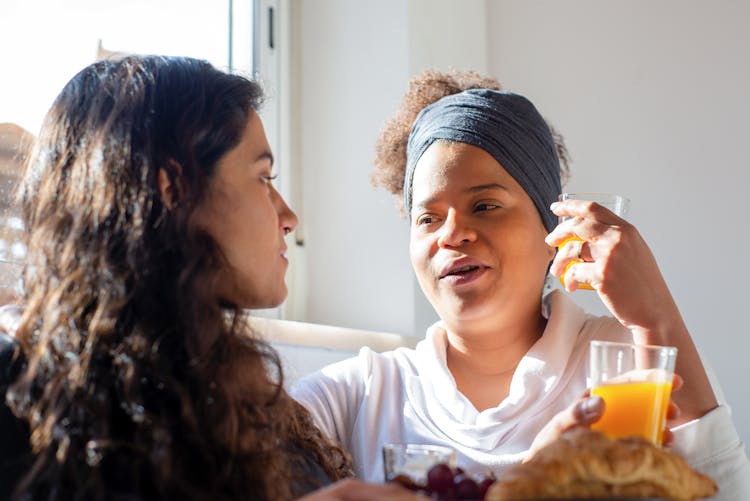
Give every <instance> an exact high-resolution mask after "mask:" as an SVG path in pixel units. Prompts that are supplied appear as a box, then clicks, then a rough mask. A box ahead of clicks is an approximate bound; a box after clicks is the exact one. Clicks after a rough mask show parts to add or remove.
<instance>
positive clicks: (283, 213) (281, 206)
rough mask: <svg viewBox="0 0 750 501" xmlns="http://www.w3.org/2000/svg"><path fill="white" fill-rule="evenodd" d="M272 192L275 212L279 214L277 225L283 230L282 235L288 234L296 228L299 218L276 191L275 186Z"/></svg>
mask: <svg viewBox="0 0 750 501" xmlns="http://www.w3.org/2000/svg"><path fill="white" fill-rule="evenodd" d="M273 193H274V195H275V198H276V204H275V205H276V213H277V214H278V215H279V226H280V227H281V229H282V230H283V231H284V235H288V234H290V233H291V232H293V231H294V230H295V228H297V224H299V219H298V218H297V214H295V213H294V211H293V210H292V209H290V208H289V206H288V205H287V204H286V200H284V198H283V197H282V196H281V194H280V193H279V192H278V191H276V188H273Z"/></svg>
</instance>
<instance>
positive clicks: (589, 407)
mask: <svg viewBox="0 0 750 501" xmlns="http://www.w3.org/2000/svg"><path fill="white" fill-rule="evenodd" d="M578 408H579V409H580V411H581V415H582V416H583V417H584V418H586V419H591V418H595V417H599V416H600V415H601V413H602V411H603V410H604V400H602V399H601V397H589V398H587V399H586V400H584V401H582V402H581V403H580V405H579V406H578Z"/></svg>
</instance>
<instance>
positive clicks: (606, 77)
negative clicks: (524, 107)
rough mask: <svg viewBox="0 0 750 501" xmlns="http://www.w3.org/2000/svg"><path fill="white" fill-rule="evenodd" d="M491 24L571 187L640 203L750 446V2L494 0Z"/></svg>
mask: <svg viewBox="0 0 750 501" xmlns="http://www.w3.org/2000/svg"><path fill="white" fill-rule="evenodd" d="M487 19H488V36H489V59H490V71H491V73H492V74H493V75H494V76H496V77H498V78H500V79H501V81H503V83H504V84H506V86H507V87H508V88H510V89H513V90H516V91H518V92H521V93H523V94H526V95H527V96H528V97H530V98H531V100H532V101H534V102H535V103H536V104H537V106H538V107H539V109H540V110H541V111H542V113H543V114H544V115H545V116H547V118H548V119H549V120H551V121H552V122H553V123H555V124H556V125H557V126H558V127H559V129H560V130H561V131H562V132H563V134H564V135H565V137H566V140H567V143H568V146H569V147H570V149H571V152H572V155H573V160H574V164H573V178H572V179H571V181H570V183H569V185H568V189H569V191H576V190H579V191H611V192H619V193H622V194H625V195H627V196H629V197H630V199H631V217H630V219H631V221H632V222H634V223H635V225H636V226H637V227H638V228H639V229H640V231H641V233H642V234H643V235H644V237H645V238H646V241H647V242H648V243H649V245H650V247H651V249H652V251H653V252H654V254H655V255H656V258H657V260H658V262H659V264H660V266H661V269H662V272H663V274H664V276H665V277H666V279H667V282H668V284H669V286H670V288H671V290H672V292H673V294H674V296H675V298H676V300H677V303H678V305H679V306H680V308H681V310H682V312H683V315H684V317H685V320H686V321H687V323H688V326H689V327H690V330H691V332H692V333H693V337H694V339H695V340H696V342H697V344H698V346H699V348H700V349H701V351H702V353H703V354H704V356H705V358H706V359H707V360H708V362H709V363H710V365H711V366H712V367H713V368H714V369H715V371H716V373H717V374H718V376H719V379H720V380H721V382H722V384H723V386H724V390H725V393H726V396H727V398H728V400H729V402H730V404H731V405H732V408H733V411H734V419H735V423H736V424H737V426H738V427H739V428H740V431H741V434H742V435H743V439H744V441H745V442H746V443H750V390H748V387H747V383H746V381H747V356H748V353H749V352H750V331H749V329H748V327H747V321H746V320H745V315H746V314H747V312H746V311H745V308H746V307H747V303H748V299H750V295H748V293H747V284H748V283H749V282H750V271H748V266H747V259H748V254H749V251H748V249H750V234H748V232H747V229H748V226H749V225H748V219H747V213H748V209H747V207H746V206H747V200H748V196H747V193H748V187H749V186H750V157H749V156H748V150H747V145H748V140H749V139H748V136H750V125H748V123H749V122H748V119H749V117H750V95H749V91H750V54H749V52H748V51H749V49H750V29H748V25H749V24H750V2H748V1H746V0H744V1H740V0H735V1H733V0H725V1H722V2H705V1H702V0H661V1H659V2H652V1H646V0H617V1H608V2H601V1H598V0H574V1H573V0H570V1H566V2H557V1H554V0H544V1H535V2H527V1H524V0H495V1H491V2H488V16H487ZM532 27H533V28H532ZM574 296H575V297H576V298H577V299H579V300H581V302H584V303H586V304H588V305H590V306H591V308H592V309H599V306H598V305H597V304H596V301H595V298H594V296H593V295H592V294H589V293H586V292H579V293H576V294H575V295H574Z"/></svg>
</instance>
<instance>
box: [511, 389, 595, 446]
mask: <svg viewBox="0 0 750 501" xmlns="http://www.w3.org/2000/svg"><path fill="white" fill-rule="evenodd" d="M602 414H604V400H602V399H601V397H589V396H584V397H583V398H581V399H579V400H577V401H576V402H574V403H573V404H571V405H570V406H569V407H568V408H567V409H565V410H563V411H562V412H560V413H558V414H557V415H555V417H553V418H552V420H551V421H550V422H549V423H547V424H546V425H545V426H544V428H542V430H541V431H540V432H539V433H538V434H537V436H536V437H535V438H534V441H533V443H532V444H531V447H530V448H529V454H528V456H527V457H526V459H525V461H528V460H529V459H531V458H532V457H533V456H534V454H536V453H537V451H539V449H541V448H543V447H544V446H546V445H548V444H550V443H552V442H554V441H555V440H557V439H558V438H560V436H561V435H562V434H563V433H565V432H566V431H568V430H571V429H573V428H575V427H577V426H589V425H591V424H592V423H595V422H596V421H598V420H599V419H600V418H601V417H602Z"/></svg>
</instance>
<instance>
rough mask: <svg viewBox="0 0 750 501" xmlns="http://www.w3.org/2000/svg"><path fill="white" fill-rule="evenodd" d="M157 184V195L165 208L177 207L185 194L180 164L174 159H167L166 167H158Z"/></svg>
mask: <svg viewBox="0 0 750 501" xmlns="http://www.w3.org/2000/svg"><path fill="white" fill-rule="evenodd" d="M157 184H158V185H159V196H161V201H162V203H163V204H164V205H165V206H166V207H167V209H169V210H172V209H174V208H175V207H177V205H178V204H179V203H180V200H182V197H183V196H184V195H185V186H184V184H183V180H182V167H180V164H178V163H177V162H175V161H174V160H169V161H168V162H167V167H160V168H159V173H158V175H157Z"/></svg>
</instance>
